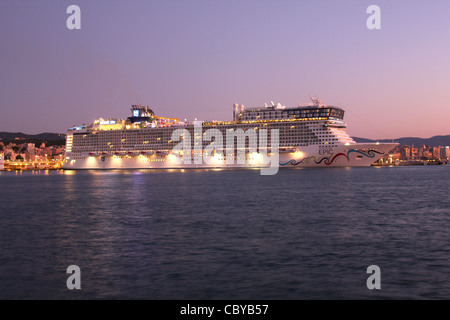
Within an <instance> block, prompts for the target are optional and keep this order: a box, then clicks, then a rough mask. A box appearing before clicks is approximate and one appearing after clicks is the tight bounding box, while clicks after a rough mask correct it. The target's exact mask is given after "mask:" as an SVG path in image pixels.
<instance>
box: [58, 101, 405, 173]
mask: <svg viewBox="0 0 450 320" xmlns="http://www.w3.org/2000/svg"><path fill="white" fill-rule="evenodd" d="M343 119H344V110H343V109H342V108H341V107H338V106H328V105H325V104H323V103H322V102H321V101H320V100H319V99H316V98H313V99H312V103H311V104H307V105H300V106H297V107H293V108H288V107H285V106H282V105H281V104H275V103H273V102H271V103H270V104H269V105H267V104H266V105H265V106H263V107H261V108H247V109H246V108H245V107H244V106H243V105H238V104H234V105H233V120H232V121H194V122H192V123H188V122H186V121H179V120H178V119H176V118H167V117H159V116H156V115H155V113H154V112H153V110H152V109H150V108H149V107H148V106H141V105H133V106H132V107H131V116H130V117H128V118H127V119H125V120H123V119H107V120H104V119H98V120H96V121H95V122H94V123H92V124H90V125H82V126H79V127H74V128H70V129H69V131H68V134H67V142H66V159H65V164H64V168H66V169H121V168H123V169H126V168H139V169H143V168H191V167H193V168H209V167H218V168H220V167H263V166H265V165H266V164H264V163H261V162H260V161H259V157H258V156H257V154H255V152H254V151H255V150H254V149H253V151H252V150H250V146H251V145H252V142H253V141H252V139H253V137H255V136H256V137H258V135H248V137H247V139H246V141H245V149H246V150H245V152H241V151H242V150H237V149H235V150H234V153H232V154H231V155H230V152H229V150H222V151H223V152H220V151H218V152H217V154H216V155H215V161H214V162H212V163H211V162H210V163H206V162H201V163H199V162H198V161H194V159H195V157H196V154H197V155H198V153H199V152H200V153H202V152H204V151H203V150H204V149H205V148H206V147H207V146H208V145H209V144H210V143H211V141H208V140H207V139H201V137H200V139H199V135H205V133H206V132H207V131H208V130H209V129H217V130H219V131H220V132H221V133H222V134H223V135H224V136H225V135H226V134H227V133H230V132H234V131H236V130H239V129H242V130H243V131H244V132H247V133H251V132H252V131H254V132H255V133H257V132H258V131H261V129H267V130H268V131H269V132H270V131H272V130H274V129H277V130H278V132H279V143H278V146H279V149H278V150H271V149H270V147H268V148H267V149H268V150H267V151H268V152H269V154H270V153H273V152H276V151H278V152H279V166H280V167H305V166H309V167H328V166H369V165H370V164H372V163H373V162H375V161H376V160H378V159H379V158H380V157H382V156H383V155H384V154H385V153H386V152H388V151H389V150H391V149H392V148H394V147H395V146H396V145H397V144H394V143H393V144H379V143H376V144H374V143H364V144H359V143H356V142H355V141H353V139H352V138H351V137H350V136H349V135H348V134H347V133H346V132H345V128H346V124H345V123H344V122H343ZM199 125H200V126H201V129H200V130H201V131H198V130H199V129H198V127H199ZM176 129H184V130H185V132H186V133H188V134H187V137H183V139H189V140H190V141H189V146H191V149H190V150H187V151H186V150H184V153H185V154H184V155H183V156H184V157H185V158H184V159H186V152H188V153H189V154H188V155H187V156H188V157H192V161H189V162H186V161H184V162H182V163H180V161H177V159H175V157H179V156H180V153H179V152H174V149H176V148H175V147H176V146H177V145H178V144H179V143H180V141H179V140H176V141H175V140H172V134H173V132H174V130H176ZM199 132H200V133H199ZM267 138H268V141H267V146H270V145H271V143H272V141H271V139H272V136H271V135H270V134H269V136H268V137H267ZM198 144H201V147H200V146H199V145H198ZM199 147H200V148H199ZM199 150H200V151H199ZM230 157H231V158H230ZM230 160H235V161H230ZM238 160H240V161H238ZM243 161H244V163H243Z"/></svg>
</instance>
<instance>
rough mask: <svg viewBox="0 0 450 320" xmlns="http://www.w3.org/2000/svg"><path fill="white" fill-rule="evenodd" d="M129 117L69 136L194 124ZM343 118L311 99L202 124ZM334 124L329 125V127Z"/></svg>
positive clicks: (139, 113)
mask: <svg viewBox="0 0 450 320" xmlns="http://www.w3.org/2000/svg"><path fill="white" fill-rule="evenodd" d="M131 113H132V115H131V117H128V118H127V119H126V120H123V119H108V120H104V119H102V118H100V119H98V120H95V121H94V122H93V123H92V124H90V125H86V124H84V125H82V126H78V127H73V128H70V129H69V133H75V134H76V133H84V132H89V131H110V130H127V129H143V128H164V127H185V126H188V127H189V126H193V125H194V123H190V122H186V121H184V122H183V121H180V120H179V119H176V118H167V117H159V116H156V115H155V114H154V112H153V111H152V110H151V109H150V108H149V107H148V106H141V105H133V106H132V107H131ZM343 118H344V110H343V109H342V108H340V107H337V106H327V105H324V104H323V103H322V102H321V101H320V100H318V99H313V104H309V105H303V106H298V107H294V108H286V107H285V106H282V105H280V104H279V103H278V104H277V105H275V104H274V103H273V102H271V105H270V106H268V105H267V104H266V105H265V106H264V107H262V108H247V109H246V108H244V106H243V105H240V106H239V105H238V104H234V105H233V120H232V121H205V122H202V121H200V122H202V123H203V125H205V126H216V125H240V124H252V123H272V122H273V123H278V122H296V121H317V120H334V121H337V123H339V124H340V122H341V121H342V120H343ZM333 123H334V122H333V121H332V122H329V123H328V124H329V125H336V124H333Z"/></svg>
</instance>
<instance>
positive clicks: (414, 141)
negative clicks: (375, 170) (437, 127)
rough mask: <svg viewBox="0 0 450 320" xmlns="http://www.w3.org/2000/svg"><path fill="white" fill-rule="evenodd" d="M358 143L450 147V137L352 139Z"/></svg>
mask: <svg viewBox="0 0 450 320" xmlns="http://www.w3.org/2000/svg"><path fill="white" fill-rule="evenodd" d="M352 138H353V140H355V141H356V142H377V141H378V142H392V140H394V142H398V143H399V144H400V146H405V145H407V146H414V147H419V146H423V145H426V146H431V147H437V146H450V135H447V136H434V137H431V138H417V137H406V138H398V139H384V140H372V139H365V138H358V137H352Z"/></svg>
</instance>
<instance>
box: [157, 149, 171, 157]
mask: <svg viewBox="0 0 450 320" xmlns="http://www.w3.org/2000/svg"><path fill="white" fill-rule="evenodd" d="M169 153H170V152H169V151H167V150H158V151H156V152H155V154H156V155H157V156H167V155H168V154H169Z"/></svg>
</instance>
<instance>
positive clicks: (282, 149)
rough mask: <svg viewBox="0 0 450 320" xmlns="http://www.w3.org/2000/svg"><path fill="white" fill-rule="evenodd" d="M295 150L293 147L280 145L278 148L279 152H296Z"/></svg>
mask: <svg viewBox="0 0 450 320" xmlns="http://www.w3.org/2000/svg"><path fill="white" fill-rule="evenodd" d="M296 151H297V150H296V149H295V148H294V147H281V148H279V152H280V153H291V152H296Z"/></svg>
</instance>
